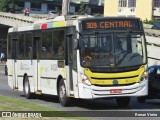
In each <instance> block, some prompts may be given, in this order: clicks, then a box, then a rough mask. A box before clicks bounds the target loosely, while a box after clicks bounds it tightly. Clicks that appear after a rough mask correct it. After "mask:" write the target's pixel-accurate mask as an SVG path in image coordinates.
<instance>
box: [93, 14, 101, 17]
mask: <svg viewBox="0 0 160 120" xmlns="http://www.w3.org/2000/svg"><path fill="white" fill-rule="evenodd" d="M93 16H95V17H103V14H100V13H94V14H93Z"/></svg>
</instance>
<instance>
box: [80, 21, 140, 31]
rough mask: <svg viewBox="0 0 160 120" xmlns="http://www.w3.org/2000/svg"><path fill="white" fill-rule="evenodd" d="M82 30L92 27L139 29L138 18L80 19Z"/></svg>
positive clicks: (91, 28)
mask: <svg viewBox="0 0 160 120" xmlns="http://www.w3.org/2000/svg"><path fill="white" fill-rule="evenodd" d="M82 29H83V30H93V29H112V30H113V29H141V27H140V21H139V20H138V19H124V20H123V19H120V20H119V19H95V20H84V21H82Z"/></svg>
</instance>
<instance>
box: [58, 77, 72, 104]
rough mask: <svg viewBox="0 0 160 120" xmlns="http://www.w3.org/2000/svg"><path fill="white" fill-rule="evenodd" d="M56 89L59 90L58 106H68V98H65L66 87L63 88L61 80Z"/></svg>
mask: <svg viewBox="0 0 160 120" xmlns="http://www.w3.org/2000/svg"><path fill="white" fill-rule="evenodd" d="M58 89H59V90H58V97H59V102H60V104H61V105H62V106H68V105H69V103H70V98H68V97H67V94H66V87H65V84H64V81H63V79H61V80H60V83H59V88H58Z"/></svg>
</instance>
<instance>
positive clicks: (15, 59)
mask: <svg viewBox="0 0 160 120" xmlns="http://www.w3.org/2000/svg"><path fill="white" fill-rule="evenodd" d="M146 65H147V50H146V38H145V34H144V29H143V24H142V21H141V19H139V18H129V17H93V16H89V15H84V16H78V15H71V16H58V17H56V18H54V19H53V20H51V19H49V20H43V21H39V22H35V23H34V24H33V25H31V26H24V27H17V28H10V29H9V31H8V40H7V69H8V84H9V86H10V87H11V88H12V89H14V90H18V91H24V95H25V97H26V98H28V99H30V98H32V97H33V96H35V95H43V94H48V95H55V96H58V98H59V101H60V104H61V105H62V106H67V105H70V103H71V102H72V100H73V99H74V98H79V99H98V98H103V99H107V98H110V99H111V98H114V99H116V102H117V105H118V106H122V107H124V106H128V105H129V102H130V98H131V97H132V96H135V97H140V96H145V95H147V94H148V76H147V72H146V71H145V70H146V67H147V66H146Z"/></svg>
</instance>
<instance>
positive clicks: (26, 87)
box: [23, 76, 33, 99]
mask: <svg viewBox="0 0 160 120" xmlns="http://www.w3.org/2000/svg"><path fill="white" fill-rule="evenodd" d="M23 91H24V95H25V97H26V98H27V99H30V98H32V97H33V93H31V91H30V84H29V79H28V76H25V78H24V83H23Z"/></svg>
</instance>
